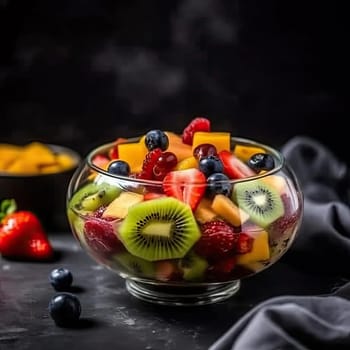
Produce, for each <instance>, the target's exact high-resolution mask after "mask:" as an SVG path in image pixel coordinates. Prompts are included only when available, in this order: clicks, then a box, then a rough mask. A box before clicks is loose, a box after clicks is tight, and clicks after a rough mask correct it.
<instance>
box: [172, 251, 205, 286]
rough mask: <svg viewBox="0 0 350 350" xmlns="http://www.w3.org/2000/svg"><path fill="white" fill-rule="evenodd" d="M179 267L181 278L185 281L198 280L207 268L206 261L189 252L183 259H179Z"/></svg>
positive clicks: (201, 278)
mask: <svg viewBox="0 0 350 350" xmlns="http://www.w3.org/2000/svg"><path fill="white" fill-rule="evenodd" d="M178 265H179V268H180V270H181V271H182V272H183V279H184V280H186V281H193V282H200V281H203V279H204V277H205V272H206V270H207V268H208V265H209V264H208V262H207V261H206V260H205V259H204V258H202V257H200V256H198V255H197V254H195V253H193V252H191V253H189V254H187V255H186V256H185V257H184V258H183V259H181V260H179V264H178Z"/></svg>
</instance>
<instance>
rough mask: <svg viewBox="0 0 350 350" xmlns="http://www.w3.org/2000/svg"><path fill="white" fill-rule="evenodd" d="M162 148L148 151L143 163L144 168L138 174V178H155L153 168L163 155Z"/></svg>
mask: <svg viewBox="0 0 350 350" xmlns="http://www.w3.org/2000/svg"><path fill="white" fill-rule="evenodd" d="M162 153H163V152H162V150H161V149H160V148H155V149H154V150H152V151H150V152H148V153H147V154H146V157H145V159H144V161H143V164H142V170H141V172H140V173H139V174H138V178H140V179H145V180H153V178H154V177H153V176H154V175H153V168H154V166H155V165H156V164H157V162H158V159H159V157H160V156H161V155H162Z"/></svg>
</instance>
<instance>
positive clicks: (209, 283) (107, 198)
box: [67, 137, 303, 305]
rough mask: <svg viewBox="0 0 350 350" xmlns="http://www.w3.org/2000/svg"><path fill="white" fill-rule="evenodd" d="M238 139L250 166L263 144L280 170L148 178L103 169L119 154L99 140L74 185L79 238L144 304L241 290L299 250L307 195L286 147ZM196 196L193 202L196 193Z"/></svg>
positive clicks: (206, 299) (71, 204)
mask: <svg viewBox="0 0 350 350" xmlns="http://www.w3.org/2000/svg"><path fill="white" fill-rule="evenodd" d="M135 141H136V142H137V141H138V139H135V138H134V139H128V140H125V141H124V142H125V143H134V142H135ZM231 145H232V146H231V150H230V152H232V153H233V154H235V156H237V157H240V159H241V161H242V162H245V163H246V162H247V159H248V158H249V156H250V155H252V154H254V153H256V152H257V151H258V152H259V153H264V154H268V155H270V156H271V157H272V159H273V160H274V166H273V168H272V169H270V170H263V171H259V172H254V174H253V175H250V176H248V177H244V178H240V179H235V180H231V179H230V180H228V181H227V180H222V181H218V182H215V185H214V186H213V184H211V185H209V183H203V182H202V181H197V180H196V179H193V180H191V179H190V178H186V177H185V178H182V177H181V176H180V177H178V178H177V177H175V178H172V180H168V181H165V179H164V180H162V181H161V180H145V179H140V178H137V177H136V176H117V175H113V174H111V173H110V172H108V171H107V170H104V169H102V168H100V167H98V166H96V165H95V164H94V161H93V160H94V159H95V157H96V156H97V155H108V154H110V152H111V150H112V149H113V147H114V146H115V144H114V143H109V144H105V145H101V146H99V147H98V148H96V149H94V150H93V151H92V152H91V153H90V154H89V155H88V156H87V157H86V159H85V161H84V162H83V163H82V164H81V166H80V167H79V168H78V169H77V170H76V172H75V174H74V175H73V177H72V179H71V181H70V184H69V187H68V194H67V216H68V221H69V223H70V226H71V230H72V232H73V235H74V237H75V238H76V239H77V241H78V242H79V243H80V245H81V247H82V248H83V249H84V250H85V251H86V252H87V253H88V254H89V255H90V256H91V257H92V258H93V259H94V260H95V261H96V262H98V263H99V264H102V265H103V266H105V267H107V268H108V269H110V270H112V271H114V272H115V273H117V274H118V275H119V276H121V277H122V278H124V279H125V282H126V289H127V290H128V291H129V292H130V293H131V294H132V295H133V296H135V297H137V298H139V299H142V300H144V301H149V302H153V303H158V304H167V305H203V304H210V303H215V302H219V301H223V300H225V299H227V298H229V297H231V296H233V295H234V294H235V293H236V292H237V291H238V290H239V287H240V282H241V280H242V279H245V278H247V277H251V276H253V275H255V274H257V273H259V272H260V271H263V270H265V269H266V268H268V267H269V266H271V265H272V264H274V263H275V262H276V261H278V260H279V259H280V258H281V256H282V255H283V254H284V253H285V252H286V251H287V250H288V249H289V248H290V246H291V244H292V242H293V240H294V239H295V236H296V234H297V231H298V228H299V226H300V223H301V220H302V214H303V196H302V193H301V190H300V187H299V184H298V181H297V179H296V177H295V175H294V173H293V172H292V170H291V169H290V168H289V167H288V165H287V164H286V161H285V159H284V157H283V155H282V154H281V153H280V152H279V151H278V150H277V149H274V148H272V147H269V146H267V145H264V144H261V143H259V142H255V141H252V140H248V139H243V138H237V137H232V138H231ZM135 157H136V154H135ZM165 182H166V183H165ZM169 186H170V187H171V189H172V192H169V191H168V188H169ZM218 188H219V189H220V190H219V191H216V190H217V189H218ZM222 189H225V190H224V191H223V190H222ZM169 193H174V196H172V195H171V194H170V195H169ZM178 193H180V197H179V195H178ZM189 193H190V194H191V195H189ZM193 193H194V194H195V195H193ZM198 193H200V195H198ZM181 196H182V197H181ZM196 196H197V197H200V198H199V199H198V201H197V202H196V204H195V205H193V203H192V202H191V203H190V200H189V199H188V198H193V197H196ZM179 198H180V199H179Z"/></svg>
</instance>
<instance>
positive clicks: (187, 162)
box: [175, 156, 198, 170]
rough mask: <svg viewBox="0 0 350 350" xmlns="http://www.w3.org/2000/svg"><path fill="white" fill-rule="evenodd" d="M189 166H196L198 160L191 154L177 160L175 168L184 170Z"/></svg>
mask: <svg viewBox="0 0 350 350" xmlns="http://www.w3.org/2000/svg"><path fill="white" fill-rule="evenodd" d="M190 168H198V160H197V159H196V158H195V157H193V156H191V157H188V158H185V159H183V160H181V161H180V162H178V163H177V165H176V167H175V170H185V169H190Z"/></svg>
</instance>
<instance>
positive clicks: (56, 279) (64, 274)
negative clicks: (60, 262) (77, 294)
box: [49, 267, 73, 291]
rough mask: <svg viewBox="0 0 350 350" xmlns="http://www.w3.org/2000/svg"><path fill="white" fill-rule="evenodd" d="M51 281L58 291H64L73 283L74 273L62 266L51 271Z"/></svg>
mask: <svg viewBox="0 0 350 350" xmlns="http://www.w3.org/2000/svg"><path fill="white" fill-rule="evenodd" d="M49 281H50V283H51V285H52V287H54V288H55V289H56V290H57V291H63V290H67V289H68V288H69V287H70V286H71V285H72V283H73V275H72V273H71V272H70V271H69V270H68V269H66V268H65V267H60V268H57V269H54V270H52V271H51V272H50V275H49Z"/></svg>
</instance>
